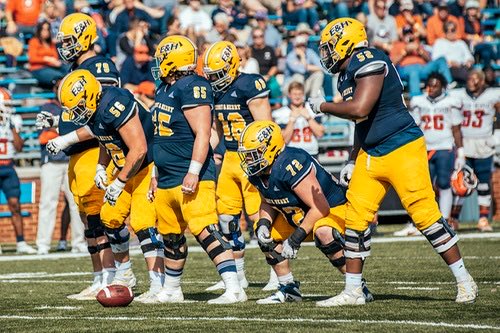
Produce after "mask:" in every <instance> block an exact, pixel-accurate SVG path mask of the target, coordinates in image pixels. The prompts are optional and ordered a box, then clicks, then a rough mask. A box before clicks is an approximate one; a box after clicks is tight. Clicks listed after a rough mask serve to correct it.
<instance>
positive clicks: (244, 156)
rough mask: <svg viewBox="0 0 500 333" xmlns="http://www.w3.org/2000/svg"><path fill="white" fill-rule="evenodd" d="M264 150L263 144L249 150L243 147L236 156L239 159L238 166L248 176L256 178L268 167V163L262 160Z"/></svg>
mask: <svg viewBox="0 0 500 333" xmlns="http://www.w3.org/2000/svg"><path fill="white" fill-rule="evenodd" d="M266 150H267V147H266V145H265V144H262V145H261V146H259V147H257V148H254V149H249V150H246V149H245V148H244V147H240V148H239V149H238V155H239V156H240V159H241V163H240V166H241V168H242V169H243V171H245V173H246V174H247V175H248V176H258V175H260V174H261V173H262V172H263V171H264V170H265V169H266V168H267V167H268V166H269V161H267V160H266V159H265V158H264V154H265V152H266Z"/></svg>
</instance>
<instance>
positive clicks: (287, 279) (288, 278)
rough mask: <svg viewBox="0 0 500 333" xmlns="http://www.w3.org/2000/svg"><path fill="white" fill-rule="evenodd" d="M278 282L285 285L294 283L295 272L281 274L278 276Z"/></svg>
mask: <svg viewBox="0 0 500 333" xmlns="http://www.w3.org/2000/svg"><path fill="white" fill-rule="evenodd" d="M278 282H279V283H280V284H283V285H287V284H289V283H293V282H294V281H293V274H292V272H290V273H288V274H285V275H281V276H278Z"/></svg>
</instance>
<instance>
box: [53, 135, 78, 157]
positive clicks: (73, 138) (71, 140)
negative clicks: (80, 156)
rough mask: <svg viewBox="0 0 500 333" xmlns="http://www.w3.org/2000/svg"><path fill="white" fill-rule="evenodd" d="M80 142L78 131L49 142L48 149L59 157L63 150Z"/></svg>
mask: <svg viewBox="0 0 500 333" xmlns="http://www.w3.org/2000/svg"><path fill="white" fill-rule="evenodd" d="M79 141H80V140H79V139H78V134H76V131H73V132H70V133H68V134H66V135H61V136H58V137H57V138H54V139H52V140H49V142H48V143H47V146H46V148H47V151H48V152H49V153H51V154H52V155H57V154H58V153H59V152H60V151H61V150H64V149H66V148H68V147H69V146H71V145H72V144H75V143H77V142H79Z"/></svg>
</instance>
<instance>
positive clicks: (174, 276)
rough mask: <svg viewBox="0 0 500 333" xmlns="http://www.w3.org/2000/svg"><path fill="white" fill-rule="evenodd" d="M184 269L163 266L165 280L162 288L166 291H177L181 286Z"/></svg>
mask: <svg viewBox="0 0 500 333" xmlns="http://www.w3.org/2000/svg"><path fill="white" fill-rule="evenodd" d="M183 271H184V269H183V268H181V269H172V268H168V267H167V266H165V280H164V282H163V286H164V287H165V288H168V289H177V288H180V286H181V277H182V273H183Z"/></svg>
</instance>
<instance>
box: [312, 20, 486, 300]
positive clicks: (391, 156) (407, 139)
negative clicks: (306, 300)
mask: <svg viewBox="0 0 500 333" xmlns="http://www.w3.org/2000/svg"><path fill="white" fill-rule="evenodd" d="M319 51H320V55H321V58H322V59H321V60H322V65H323V66H324V68H325V69H326V70H327V71H329V72H330V73H332V74H336V73H339V81H338V90H339V92H340V94H341V95H342V98H343V102H339V103H327V102H325V100H324V97H322V96H318V97H314V98H311V99H310V103H311V107H312V109H313V111H315V112H316V113H320V112H324V113H329V114H333V115H335V116H338V117H341V118H346V119H352V120H354V121H355V122H356V127H355V143H354V149H353V153H352V156H351V157H352V159H355V164H354V169H353V171H352V177H351V180H350V182H349V187H348V190H347V200H348V203H347V211H346V244H345V256H346V271H347V273H346V285H345V289H344V291H343V292H342V293H341V294H340V295H337V296H335V297H332V298H330V299H327V300H324V301H320V302H318V303H317V305H318V306H342V305H361V304H365V297H364V296H363V292H362V286H361V279H362V271H363V263H364V261H365V259H366V258H367V257H368V256H369V255H370V252H371V232H370V228H369V224H370V222H371V221H372V220H373V216H374V215H375V212H376V211H377V210H378V208H379V206H380V202H381V201H382V200H383V198H384V196H385V194H386V193H387V190H388V189H389V187H390V186H392V187H394V189H395V190H396V192H397V194H398V195H399V198H400V199H401V202H402V204H403V206H404V207H405V209H406V211H407V212H408V214H409V215H410V217H411V218H412V220H413V221H414V223H415V225H416V227H417V229H418V230H420V231H421V232H422V233H423V234H424V236H425V237H426V238H427V239H428V241H429V242H430V243H431V244H432V246H433V248H434V250H436V252H437V253H439V254H440V255H441V257H442V258H443V259H444V261H445V262H446V263H447V264H448V265H449V267H450V269H451V271H452V272H453V274H454V276H455V278H456V281H457V287H458V293H457V297H456V302H457V303H471V302H474V300H475V299H476V296H477V285H476V283H475V282H474V279H473V278H472V277H471V276H470V274H469V272H468V271H467V269H466V268H465V265H464V262H463V260H462V257H461V255H460V251H459V249H458V245H457V242H458V236H457V235H456V234H455V232H454V231H453V230H452V229H451V228H450V227H449V225H448V223H447V222H446V220H445V219H444V218H443V216H442V214H441V212H440V211H439V207H438V205H437V202H436V200H435V199H434V198H435V194H434V191H433V189H432V184H431V181H430V175H429V165H428V162H427V150H426V146H425V139H424V137H423V133H422V131H421V130H420V128H419V127H418V126H417V125H416V123H415V121H414V120H413V118H412V116H411V115H410V114H409V112H408V110H407V108H406V106H405V104H404V102H403V98H402V93H403V85H402V83H401V80H400V79H399V76H398V73H397V71H396V69H395V67H394V65H393V64H392V63H391V61H390V59H389V58H388V57H387V55H386V54H385V53H383V52H382V51H380V50H378V49H375V48H369V47H368V40H367V36H366V31H365V28H364V26H363V24H362V23H361V22H359V21H357V20H355V19H351V18H340V19H336V20H334V21H332V22H330V23H329V24H328V25H327V26H326V27H325V28H324V29H323V31H322V33H321V40H320V46H319Z"/></svg>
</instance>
